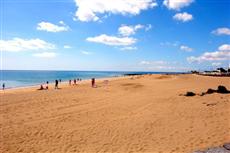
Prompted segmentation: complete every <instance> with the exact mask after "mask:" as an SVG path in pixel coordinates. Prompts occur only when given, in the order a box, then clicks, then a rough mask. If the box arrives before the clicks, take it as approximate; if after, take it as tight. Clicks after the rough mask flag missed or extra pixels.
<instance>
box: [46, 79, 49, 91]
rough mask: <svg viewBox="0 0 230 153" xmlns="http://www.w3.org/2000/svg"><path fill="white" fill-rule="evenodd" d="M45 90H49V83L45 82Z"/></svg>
mask: <svg viewBox="0 0 230 153" xmlns="http://www.w3.org/2000/svg"><path fill="white" fill-rule="evenodd" d="M46 89H47V90H48V89H49V81H46Z"/></svg>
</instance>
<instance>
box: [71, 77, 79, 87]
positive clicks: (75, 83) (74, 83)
mask: <svg viewBox="0 0 230 153" xmlns="http://www.w3.org/2000/svg"><path fill="white" fill-rule="evenodd" d="M79 81H81V78H77V79H73V84H72V80H71V79H70V80H69V85H70V86H71V85H77V82H79Z"/></svg>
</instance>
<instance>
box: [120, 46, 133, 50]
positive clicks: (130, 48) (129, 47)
mask: <svg viewBox="0 0 230 153" xmlns="http://www.w3.org/2000/svg"><path fill="white" fill-rule="evenodd" d="M121 50H137V47H132V46H128V47H123V48H121Z"/></svg>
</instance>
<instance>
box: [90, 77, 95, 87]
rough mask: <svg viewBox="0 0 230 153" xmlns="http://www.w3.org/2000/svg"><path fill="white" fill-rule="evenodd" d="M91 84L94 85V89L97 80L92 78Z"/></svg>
mask: <svg viewBox="0 0 230 153" xmlns="http://www.w3.org/2000/svg"><path fill="white" fill-rule="evenodd" d="M91 84H92V87H95V78H92V80H91Z"/></svg>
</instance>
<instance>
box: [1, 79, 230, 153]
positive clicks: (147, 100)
mask: <svg viewBox="0 0 230 153" xmlns="http://www.w3.org/2000/svg"><path fill="white" fill-rule="evenodd" d="M218 85H224V86H226V87H227V88H228V89H230V78H227V77H226V78H219V77H206V76H197V75H145V76H138V77H121V78H114V79H111V80H109V83H108V84H105V83H104V82H103V81H99V82H98V83H97V88H91V87H90V84H89V82H87V81H86V82H84V83H81V84H80V85H78V86H76V87H73V86H72V87H69V86H68V85H66V84H61V88H62V89H60V90H54V89H50V90H48V91H37V90H35V88H30V89H19V90H10V91H5V93H1V94H0V98H1V102H0V128H1V144H0V152H2V153H17V152H22V153H30V152H31V153H70V152H81V153H96V152H116V153H129V152H135V153H188V152H192V151H194V150H198V149H204V148H207V147H210V146H218V145H222V144H223V143H225V142H230V132H229V131H230V117H229V116H230V94H217V93H214V94H210V95H205V96H194V97H185V96H180V95H181V94H184V93H186V92H187V91H193V92H195V93H201V92H204V91H206V90H207V89H208V88H217V86H218Z"/></svg>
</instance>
